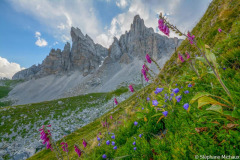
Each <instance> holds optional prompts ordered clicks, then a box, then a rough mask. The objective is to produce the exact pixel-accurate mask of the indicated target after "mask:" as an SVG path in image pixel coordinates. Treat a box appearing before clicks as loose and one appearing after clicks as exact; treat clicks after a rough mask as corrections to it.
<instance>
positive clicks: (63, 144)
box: [60, 142, 68, 152]
mask: <svg viewBox="0 0 240 160" xmlns="http://www.w3.org/2000/svg"><path fill="white" fill-rule="evenodd" d="M60 145H62V149H63V151H64V152H68V144H67V143H65V142H62V143H60Z"/></svg>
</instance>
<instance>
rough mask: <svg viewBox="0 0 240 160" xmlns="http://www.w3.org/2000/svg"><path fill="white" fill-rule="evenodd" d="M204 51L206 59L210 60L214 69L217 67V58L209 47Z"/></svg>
mask: <svg viewBox="0 0 240 160" xmlns="http://www.w3.org/2000/svg"><path fill="white" fill-rule="evenodd" d="M205 52H206V57H207V59H208V60H209V61H210V62H212V63H213V64H214V66H215V69H217V66H218V63H217V59H216V56H215V54H214V53H212V52H211V51H210V50H209V49H206V50H205Z"/></svg>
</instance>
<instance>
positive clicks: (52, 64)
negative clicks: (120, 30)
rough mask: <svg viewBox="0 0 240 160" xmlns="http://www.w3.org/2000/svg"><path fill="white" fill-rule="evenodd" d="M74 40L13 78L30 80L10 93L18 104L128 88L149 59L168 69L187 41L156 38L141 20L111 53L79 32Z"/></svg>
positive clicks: (136, 20) (137, 19)
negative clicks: (176, 53) (176, 51)
mask: <svg viewBox="0 0 240 160" xmlns="http://www.w3.org/2000/svg"><path fill="white" fill-rule="evenodd" d="M71 37H72V46H70V44H69V43H67V44H66V45H65V47H64V49H63V51H61V50H60V49H57V50H55V49H52V50H51V52H50V54H49V56H47V57H46V59H45V60H44V61H43V63H42V64H40V65H38V66H32V67H30V68H28V69H25V70H23V71H20V72H18V73H16V74H15V75H14V76H13V79H25V80H26V81H25V82H24V83H22V84H19V85H18V86H16V87H15V88H14V89H13V90H12V91H11V92H10V93H9V99H10V100H12V101H14V102H15V103H14V104H15V105H18V104H27V103H36V102H42V101H46V100H53V99H57V98H63V97H71V96H77V95H80V94H86V93H93V92H109V91H112V90H114V89H116V88H117V87H119V85H121V84H122V83H125V84H129V83H134V84H139V83H140V70H141V69H140V67H141V65H142V63H143V61H144V59H145V54H146V53H149V55H151V56H153V57H154V58H156V60H157V61H159V62H160V63H161V65H163V64H164V63H165V61H166V60H168V59H169V58H170V56H171V54H172V53H173V52H174V51H175V48H176V47H177V46H178V45H180V43H181V41H182V40H179V39H177V38H167V37H166V36H161V35H159V34H157V33H154V31H153V29H152V28H147V27H146V26H145V25H144V21H143V19H141V18H140V16H138V15H137V16H135V17H134V20H133V23H132V25H131V28H130V30H129V31H128V32H127V31H126V33H125V34H123V35H122V36H121V37H120V39H119V40H118V39H117V38H114V42H113V43H112V45H111V46H110V48H109V49H106V48H104V47H102V46H101V45H99V44H95V43H94V42H93V40H92V39H91V38H90V37H89V36H88V35H85V36H84V35H83V34H82V32H81V30H80V29H78V28H74V27H72V28H71ZM152 69H153V70H155V71H156V68H152ZM60 86H61V87H60ZM53 93H54V94H53Z"/></svg>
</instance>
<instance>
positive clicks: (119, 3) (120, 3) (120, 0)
mask: <svg viewBox="0 0 240 160" xmlns="http://www.w3.org/2000/svg"><path fill="white" fill-rule="evenodd" d="M116 5H117V6H118V7H120V8H125V7H127V5H128V3H127V1H126V0H117V1H116Z"/></svg>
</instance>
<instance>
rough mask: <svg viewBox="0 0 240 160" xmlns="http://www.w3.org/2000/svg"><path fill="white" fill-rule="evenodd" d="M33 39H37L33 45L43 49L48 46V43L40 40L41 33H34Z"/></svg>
mask: <svg viewBox="0 0 240 160" xmlns="http://www.w3.org/2000/svg"><path fill="white" fill-rule="evenodd" d="M35 37H37V41H36V42H35V44H36V45H37V46H39V47H45V46H47V45H48V42H47V41H46V40H45V39H43V38H41V33H40V32H35Z"/></svg>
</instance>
